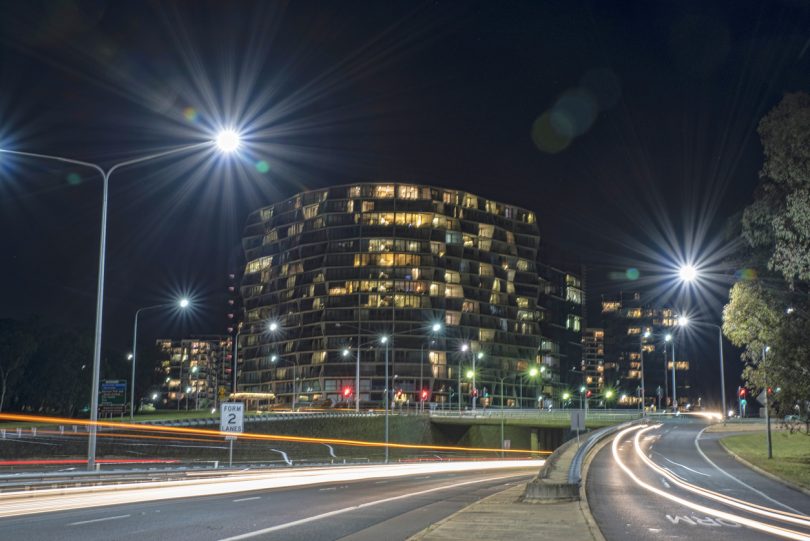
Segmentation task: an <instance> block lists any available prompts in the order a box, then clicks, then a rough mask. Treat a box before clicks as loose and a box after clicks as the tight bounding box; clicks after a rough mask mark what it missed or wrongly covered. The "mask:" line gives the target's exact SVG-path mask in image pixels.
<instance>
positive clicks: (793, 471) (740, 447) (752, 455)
mask: <svg viewBox="0 0 810 541" xmlns="http://www.w3.org/2000/svg"><path fill="white" fill-rule="evenodd" d="M720 443H721V444H722V445H723V446H724V447H726V448H727V449H728V450H729V451H731V452H732V453H734V454H736V455H739V456H740V458H743V459H745V460H747V461H748V462H750V463H751V464H753V465H754V466H757V467H759V468H762V469H763V470H765V471H767V472H769V473H772V474H774V475H776V476H778V477H780V478H782V479H784V480H785V481H787V482H789V483H793V484H797V485H799V486H802V487H804V488H807V489H810V436H808V435H807V434H805V433H803V432H802V433H798V432H797V433H793V434H789V433H788V432H772V433H771V443H772V446H773V458H772V459H769V458H768V443H767V439H766V434H765V433H764V432H760V433H756V434H742V435H739V436H727V437H725V438H723V439H721V440H720Z"/></svg>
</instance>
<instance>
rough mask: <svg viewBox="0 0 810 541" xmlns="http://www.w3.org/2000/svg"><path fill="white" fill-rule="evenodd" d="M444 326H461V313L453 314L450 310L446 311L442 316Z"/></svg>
mask: <svg viewBox="0 0 810 541" xmlns="http://www.w3.org/2000/svg"><path fill="white" fill-rule="evenodd" d="M444 324H445V325H447V326H454V327H455V326H458V325H461V312H455V311H452V310H448V311H447V312H445V314H444Z"/></svg>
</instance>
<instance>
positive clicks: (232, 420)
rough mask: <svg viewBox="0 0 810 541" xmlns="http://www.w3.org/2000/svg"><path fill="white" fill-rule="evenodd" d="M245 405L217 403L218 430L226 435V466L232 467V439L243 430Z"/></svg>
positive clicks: (239, 403)
mask: <svg viewBox="0 0 810 541" xmlns="http://www.w3.org/2000/svg"><path fill="white" fill-rule="evenodd" d="M244 420H245V405H244V404H243V403H241V402H223V403H222V404H220V405H219V431H220V432H226V433H227V434H228V435H227V436H225V439H226V440H228V443H229V448H228V467H229V468H230V467H233V440H235V439H236V436H235V434H241V433H242V432H244Z"/></svg>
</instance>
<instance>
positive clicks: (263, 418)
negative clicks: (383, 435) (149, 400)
mask: <svg viewBox="0 0 810 541" xmlns="http://www.w3.org/2000/svg"><path fill="white" fill-rule="evenodd" d="M378 415H381V414H380V413H377V412H370V411H366V412H360V413H356V412H350V413H349V412H346V413H343V412H325V413H308V412H307V413H292V412H290V413H272V414H265V415H246V416H245V418H244V419H245V423H271V422H278V421H291V420H301V419H338V418H346V417H376V416H378ZM136 422H137V423H138V424H145V425H158V426H219V418H216V417H206V418H201V419H157V420H154V421H136Z"/></svg>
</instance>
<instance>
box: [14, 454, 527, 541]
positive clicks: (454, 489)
mask: <svg viewBox="0 0 810 541" xmlns="http://www.w3.org/2000/svg"><path fill="white" fill-rule="evenodd" d="M497 466H498V465H497V464H493V465H492V467H490V466H489V465H487V466H482V465H481V464H479V465H478V466H476V467H475V469H471V470H467V471H465V470H464V469H462V468H458V467H456V469H457V470H458V471H442V470H440V469H437V468H435V467H430V466H427V465H425V466H422V465H418V466H405V467H406V468H412V471H409V472H408V475H404V476H403V475H402V473H403V472H402V471H400V472H399V473H398V475H400V476H399V477H390V476H386V475H385V474H384V473H379V472H378V471H377V470H378V469H381V468H382V466H379V467H368V466H367V467H363V468H357V467H352V468H342V469H340V468H329V469H325V470H317V469H306V470H303V471H302V473H301V475H300V477H301V478H302V479H305V481H303V482H306V483H308V484H307V485H306V486H297V487H293V486H288V487H276V488H264V489H262V488H260V489H257V490H248V491H241V492H232V491H230V489H228V488H227V486H229V483H238V482H244V483H254V484H255V483H258V484H259V485H261V484H270V483H268V482H266V481H263V480H262V479H269V478H270V477H260V478H259V479H258V480H250V481H234V480H232V479H225V480H221V481H219V482H217V481H213V482H211V481H210V480H206V481H201V484H200V485H199V486H200V487H204V488H200V489H199V490H197V489H196V488H195V487H194V486H191V485H188V484H184V485H182V489H183V490H186V491H187V492H188V493H198V492H199V493H205V492H206V491H207V492H212V491H217V490H219V489H220V488H221V487H222V486H226V488H225V490H227V492H225V493H222V494H214V495H208V496H197V497H178V498H172V497H170V496H172V495H173V494H174V493H173V492H172V491H173V490H175V489H176V488H172V487H177V484H176V483H175V484H173V485H172V484H164V486H163V487H161V488H153V489H151V490H152V491H153V494H154V496H155V498H158V497H160V498H166V497H167V496H169V498H167V499H159V500H158V499H154V498H148V497H147V498H140V497H139V496H138V495H139V494H142V493H143V492H144V490H149V489H144V487H143V486H142V485H140V486H139V487H132V488H131V489H126V490H123V491H120V492H121V494H118V495H117V496H116V493H110V492H109V491H104V492H103V493H101V494H93V493H90V494H87V495H84V496H83V495H81V494H78V495H70V494H69V495H67V496H60V495H58V494H56V493H54V495H53V496H47V497H45V498H42V497H37V498H19V499H18V500H16V501H15V500H11V501H9V500H2V501H0V510H2V511H3V513H5V514H7V515H9V514H15V513H17V512H20V513H27V512H29V511H30V509H29V507H30V506H32V505H33V506H36V505H38V503H37V502H45V503H44V505H45V506H46V507H47V508H50V509H59V508H60V506H66V507H72V509H68V510H59V511H52V512H47V513H37V514H23V515H21V516H7V517H6V518H0V539H26V540H38V539H59V540H65V541H71V540H76V541H92V540H105V541H107V540H133V541H134V540H138V541H141V540H143V539H194V540H195V541H197V540H198V541H204V540H225V539H227V540H232V541H235V540H236V539H285V540H288V539H289V540H299V539H300V540H310V539H319V540H337V539H343V540H353V541H363V540H378V539H386V540H388V539H392V540H394V539H406V538H407V537H409V536H411V535H413V534H414V533H416V532H418V531H420V530H422V529H423V528H425V527H427V526H429V525H430V524H432V523H435V522H437V521H439V520H441V519H442V518H444V517H446V516H448V515H450V514H452V513H454V512H456V511H458V510H459V509H461V508H463V507H466V506H467V505H469V504H471V503H473V502H475V501H476V500H478V499H480V498H482V497H485V496H488V495H490V494H493V493H495V492H497V491H499V490H503V489H504V488H507V487H508V486H510V485H511V484H514V483H518V482H521V481H522V482H525V481H526V480H528V479H529V478H530V477H531V476H533V475H536V473H537V471H538V465H537V461H536V462H535V463H534V464H533V465H532V466H531V467H527V466H526V464H525V463H524V464H522V465H521V464H514V463H513V464H512V465H511V466H510V465H508V464H501V465H500V467H497ZM398 467H399V466H391V467H389V468H398ZM450 467H455V465H453V464H451V465H450ZM431 468H432V469H431ZM482 468H486V469H482ZM327 470H328V471H337V470H340V472H338V474H337V475H336V474H327V475H324V474H322V473H318V472H321V471H327ZM287 472H288V475H293V474H294V472H293V469H290V470H287ZM291 472H293V473H291ZM351 472H354V473H351ZM367 472H376V473H373V474H372V475H366V473H367ZM419 472H428V473H422V474H420V473H419ZM430 472H432V473H430ZM267 475H270V476H273V475H276V474H267ZM361 477H362V478H363V480H352V479H358V478H361ZM239 478H240V479H241V478H242V477H241V476H240V477H239ZM245 478H246V479H250V477H249V476H248V475H247V474H246V475H245ZM340 479H343V480H340ZM347 479H348V480H347ZM320 481H324V482H320ZM281 484H284V483H281ZM234 486H237V485H234ZM243 486H249V485H243ZM250 486H253V485H250ZM189 490H190V492H189ZM128 494H132V495H133V500H139V499H140V500H141V501H133V502H132V503H122V504H118V505H105V504H102V503H99V501H98V498H108V500H109V501H112V499H113V498H115V497H124V498H126V497H127V495H128ZM83 499H84V500H85V501H86V502H87V504H88V505H96V507H84V508H82V507H79V508H76V507H77V506H81V505H82V500H83ZM15 506H16V507H15ZM15 509H16V511H15Z"/></svg>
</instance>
